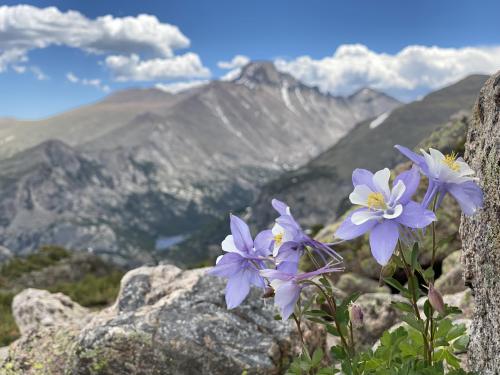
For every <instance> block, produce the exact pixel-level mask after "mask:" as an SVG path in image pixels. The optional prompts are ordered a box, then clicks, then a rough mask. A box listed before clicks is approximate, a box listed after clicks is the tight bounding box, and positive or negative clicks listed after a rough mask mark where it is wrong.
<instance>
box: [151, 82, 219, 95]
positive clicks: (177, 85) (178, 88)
mask: <svg viewBox="0 0 500 375" xmlns="http://www.w3.org/2000/svg"><path fill="white" fill-rule="evenodd" d="M209 82H210V81H208V80H194V81H181V82H173V83H157V84H156V85H155V87H156V88H157V89H159V90H163V91H166V92H169V93H171V94H177V93H179V92H182V91H186V90H189V89H192V88H194V87H199V86H203V85H206V84H207V83H209Z"/></svg>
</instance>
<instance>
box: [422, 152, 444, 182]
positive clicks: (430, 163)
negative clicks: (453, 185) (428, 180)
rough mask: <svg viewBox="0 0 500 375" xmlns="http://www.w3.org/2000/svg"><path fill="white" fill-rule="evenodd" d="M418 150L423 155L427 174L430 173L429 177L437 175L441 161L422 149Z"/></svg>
mask: <svg viewBox="0 0 500 375" xmlns="http://www.w3.org/2000/svg"><path fill="white" fill-rule="evenodd" d="M420 151H422V154H423V155H424V159H425V163H426V164H427V167H428V168H429V174H430V175H431V177H436V178H437V177H439V171H440V170H441V164H442V161H438V162H436V161H434V159H433V158H432V156H431V155H429V154H428V153H427V152H425V151H424V150H422V149H421V150H420Z"/></svg>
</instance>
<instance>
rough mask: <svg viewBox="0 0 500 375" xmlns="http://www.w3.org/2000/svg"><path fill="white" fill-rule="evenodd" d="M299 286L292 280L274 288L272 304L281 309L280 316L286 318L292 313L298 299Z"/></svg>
mask: <svg viewBox="0 0 500 375" xmlns="http://www.w3.org/2000/svg"><path fill="white" fill-rule="evenodd" d="M300 290H301V288H300V286H298V285H297V283H295V282H294V281H290V282H287V283H283V284H281V286H279V287H278V288H277V289H276V290H275V295H274V304H275V305H276V306H278V307H279V308H280V310H281V318H282V319H283V320H286V319H288V318H289V317H290V315H292V313H293V311H294V309H295V304H296V303H297V300H298V299H299V295H300Z"/></svg>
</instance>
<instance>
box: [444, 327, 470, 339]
mask: <svg viewBox="0 0 500 375" xmlns="http://www.w3.org/2000/svg"><path fill="white" fill-rule="evenodd" d="M466 330H467V329H466V328H465V324H455V325H453V327H452V328H451V329H450V330H449V332H448V334H447V335H446V339H447V340H448V341H452V340H454V339H456V338H457V337H460V336H462V335H463V334H464V333H465V332H466Z"/></svg>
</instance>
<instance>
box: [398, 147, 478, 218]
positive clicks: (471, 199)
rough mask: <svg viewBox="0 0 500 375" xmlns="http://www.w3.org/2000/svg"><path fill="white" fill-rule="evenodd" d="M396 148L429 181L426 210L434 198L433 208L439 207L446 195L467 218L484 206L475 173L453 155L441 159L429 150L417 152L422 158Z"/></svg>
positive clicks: (438, 152) (443, 156)
mask: <svg viewBox="0 0 500 375" xmlns="http://www.w3.org/2000/svg"><path fill="white" fill-rule="evenodd" d="M395 147H396V148H397V149H398V150H399V151H400V152H401V153H402V154H403V155H405V156H406V157H407V158H409V159H410V160H411V161H413V162H414V163H415V164H416V165H417V166H418V167H419V168H420V171H421V172H422V173H423V174H424V175H426V176H427V177H428V178H429V187H428V189H427V193H426V194H425V197H424V200H423V202H422V205H423V206H424V207H428V206H429V204H430V203H431V201H432V200H433V199H434V197H435V196H436V194H437V195H438V201H437V205H436V207H439V204H440V203H441V201H442V200H443V197H444V195H445V194H446V193H450V194H451V195H452V196H453V198H455V199H456V201H457V202H458V204H459V205H460V208H461V209H462V211H463V213H464V214H466V215H473V214H474V213H475V212H476V211H477V209H478V208H481V207H482V206H483V192H482V191H481V188H480V187H479V186H477V184H476V183H475V181H476V180H477V178H475V177H473V175H474V171H473V170H472V169H471V168H470V167H469V166H468V165H467V163H466V162H465V161H464V160H463V159H462V158H457V156H456V155H455V154H449V155H443V154H442V153H441V152H440V151H438V150H435V149H433V148H430V149H429V153H427V152H425V151H424V150H420V151H421V152H422V155H418V154H416V153H414V152H413V151H411V150H409V149H408V148H406V147H403V146H399V145H396V146H395Z"/></svg>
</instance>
